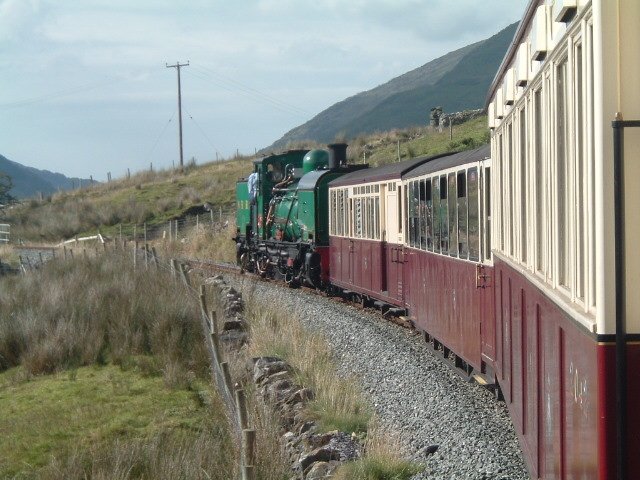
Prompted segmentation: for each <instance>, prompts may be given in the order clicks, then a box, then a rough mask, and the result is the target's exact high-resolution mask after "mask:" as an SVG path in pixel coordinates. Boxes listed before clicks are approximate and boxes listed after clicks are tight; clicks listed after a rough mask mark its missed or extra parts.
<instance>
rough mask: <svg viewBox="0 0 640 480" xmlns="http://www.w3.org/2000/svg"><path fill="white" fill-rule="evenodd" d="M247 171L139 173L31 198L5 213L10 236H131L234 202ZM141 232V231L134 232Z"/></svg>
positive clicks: (242, 167) (239, 167)
mask: <svg viewBox="0 0 640 480" xmlns="http://www.w3.org/2000/svg"><path fill="white" fill-rule="evenodd" d="M249 170H250V162H249V160H247V159H236V160H227V161H223V162H217V163H211V164H206V165H203V166H192V167H189V168H186V169H185V172H184V173H180V172H178V171H159V172H155V171H154V172H141V173H139V174H137V175H133V176H131V178H129V179H127V178H123V179H118V180H114V181H112V182H110V183H105V184H99V185H95V186H93V187H91V188H85V189H82V190H76V191H69V192H60V193H57V194H54V195H53V196H51V197H48V198H45V199H43V200H42V201H40V200H30V201H28V202H26V203H24V204H22V205H20V206H17V207H15V208H12V209H10V210H7V211H6V212H4V218H5V220H6V221H7V222H8V223H11V224H12V225H11V235H12V237H14V238H22V239H27V240H30V241H47V240H48V241H57V240H60V239H66V238H72V237H73V236H74V235H83V234H86V233H89V234H95V232H96V230H97V229H100V230H101V232H102V233H104V234H115V233H116V232H118V233H119V226H120V225H122V228H123V233H124V234H129V235H130V234H131V233H132V232H133V226H134V225H139V226H140V225H142V224H143V223H145V222H146V223H147V224H148V225H149V226H153V225H157V224H162V223H164V222H167V221H168V220H170V219H174V218H179V217H181V216H183V215H184V214H185V212H187V211H188V210H189V208H191V207H194V206H200V207H201V206H202V204H204V203H205V202H208V203H210V204H212V205H215V206H216V207H217V206H219V205H223V206H231V205H233V203H234V196H235V183H236V180H237V179H238V178H240V177H242V176H244V175H246V174H247V173H248V172H249ZM138 233H139V232H138Z"/></svg>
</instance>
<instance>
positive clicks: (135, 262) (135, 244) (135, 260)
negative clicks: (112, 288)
mask: <svg viewBox="0 0 640 480" xmlns="http://www.w3.org/2000/svg"><path fill="white" fill-rule="evenodd" d="M137 265H138V240H135V241H134V242H133V269H134V270H135V269H136V267H137Z"/></svg>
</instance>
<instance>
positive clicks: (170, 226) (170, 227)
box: [169, 220, 173, 242]
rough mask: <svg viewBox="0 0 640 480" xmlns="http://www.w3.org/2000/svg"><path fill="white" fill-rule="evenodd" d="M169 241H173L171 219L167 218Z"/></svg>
mask: <svg viewBox="0 0 640 480" xmlns="http://www.w3.org/2000/svg"><path fill="white" fill-rule="evenodd" d="M169 241H170V242H171V241H173V221H172V220H169Z"/></svg>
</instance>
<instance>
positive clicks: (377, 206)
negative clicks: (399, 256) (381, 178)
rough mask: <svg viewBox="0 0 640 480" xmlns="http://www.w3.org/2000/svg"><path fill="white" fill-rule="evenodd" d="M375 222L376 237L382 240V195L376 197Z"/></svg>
mask: <svg viewBox="0 0 640 480" xmlns="http://www.w3.org/2000/svg"><path fill="white" fill-rule="evenodd" d="M374 207H375V209H374V212H375V222H376V238H377V239H378V240H380V197H376V198H375V204H374Z"/></svg>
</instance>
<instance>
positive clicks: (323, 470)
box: [304, 462, 333, 480]
mask: <svg viewBox="0 0 640 480" xmlns="http://www.w3.org/2000/svg"><path fill="white" fill-rule="evenodd" d="M332 471H333V467H332V466H331V465H330V464H329V463H328V462H316V463H314V464H313V465H312V467H311V468H310V469H309V472H308V473H307V474H306V475H305V477H304V478H305V479H306V480H320V479H323V478H328V477H329V476H330V475H331V472H332Z"/></svg>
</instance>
